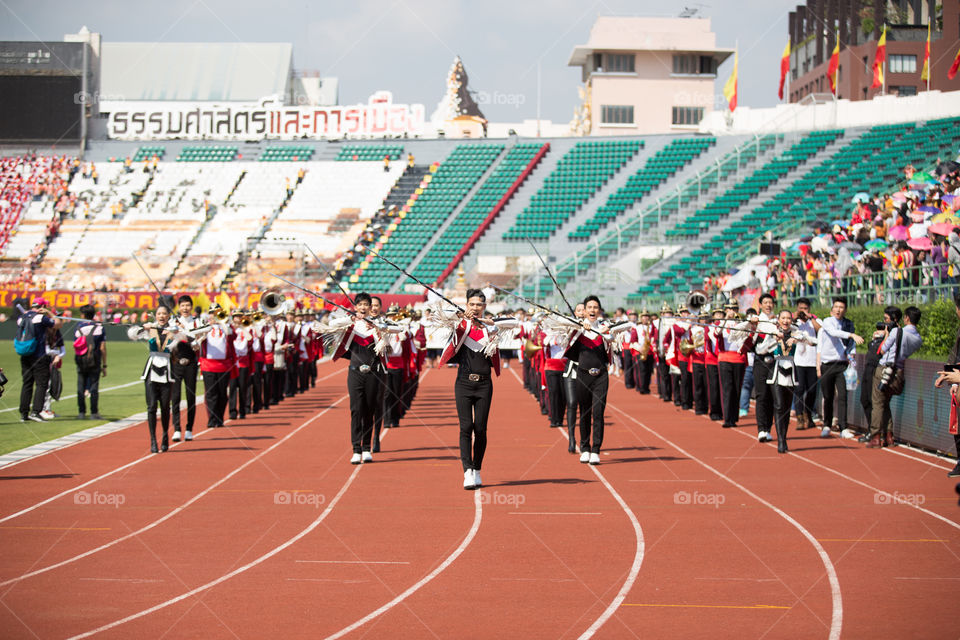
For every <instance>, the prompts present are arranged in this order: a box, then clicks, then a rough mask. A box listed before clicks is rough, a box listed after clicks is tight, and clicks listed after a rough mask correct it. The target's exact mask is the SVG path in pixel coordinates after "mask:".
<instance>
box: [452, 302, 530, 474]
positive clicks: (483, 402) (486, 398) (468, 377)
mask: <svg viewBox="0 0 960 640" xmlns="http://www.w3.org/2000/svg"><path fill="white" fill-rule="evenodd" d="M486 308H487V298H486V296H485V295H484V294H483V292H482V291H480V290H479V289H468V290H467V308H466V310H465V311H463V312H462V313H460V314H458V315H459V322H458V323H457V325H456V326H455V327H454V330H453V335H451V337H450V342H449V344H447V347H446V348H445V349H444V350H443V355H441V356H440V366H441V367H442V366H443V365H445V364H447V363H448V362H453V363H456V365H457V381H456V383H454V387H453V394H454V398H455V399H456V405H457V417H458V418H459V420H460V461H461V463H462V464H463V488H464V489H477V488H479V487H480V486H481V485H482V484H483V481H482V480H481V478H480V469H481V467H482V465H483V454H484V453H485V452H486V449H487V417H488V416H489V414H490V403H491V401H492V399H493V381H492V380H491V378H490V372H491V371H493V372H494V373H495V374H496V375H498V376H499V375H500V351H499V349H498V348H497V340H496V338H495V336H496V335H497V334H499V332H500V331H501V330H507V329H512V328H514V327H516V326H517V322H516V320H514V319H513V318H509V319H505V320H503V321H501V322H499V323H497V322H495V321H493V320H491V319H489V318H484V316H483V312H484V310H485V309H486Z"/></svg>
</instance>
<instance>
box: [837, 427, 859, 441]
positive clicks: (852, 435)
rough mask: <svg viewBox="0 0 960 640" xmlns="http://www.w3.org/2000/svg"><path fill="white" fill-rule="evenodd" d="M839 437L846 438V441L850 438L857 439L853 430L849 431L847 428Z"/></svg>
mask: <svg viewBox="0 0 960 640" xmlns="http://www.w3.org/2000/svg"><path fill="white" fill-rule="evenodd" d="M840 437H841V438H847V439H848V440H849V439H850V438H856V437H857V432H856V431H854V430H853V429H849V428H848V429H844V430H843V431H841V432H840Z"/></svg>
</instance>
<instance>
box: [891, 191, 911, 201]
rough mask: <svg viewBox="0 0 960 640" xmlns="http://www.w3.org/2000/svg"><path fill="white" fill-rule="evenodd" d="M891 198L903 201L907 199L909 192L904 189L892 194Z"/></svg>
mask: <svg viewBox="0 0 960 640" xmlns="http://www.w3.org/2000/svg"><path fill="white" fill-rule="evenodd" d="M890 199H891V200H896V201H897V202H903V201H904V200H906V199H907V194H905V193H904V192H903V191H897V192H896V193H894V194H892V195H891V196H890Z"/></svg>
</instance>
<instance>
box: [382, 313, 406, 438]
mask: <svg viewBox="0 0 960 640" xmlns="http://www.w3.org/2000/svg"><path fill="white" fill-rule="evenodd" d="M399 312H400V307H399V306H396V305H392V306H391V307H390V309H389V310H388V311H387V313H390V314H396V313H399ZM412 343H413V341H412V340H411V338H410V334H409V333H408V332H407V331H406V330H405V329H401V331H400V332H399V333H391V334H389V335H387V336H386V346H385V347H384V350H383V355H384V358H385V360H386V365H387V370H386V375H385V380H384V382H385V384H384V390H383V425H384V426H385V427H386V428H387V429H392V428H395V427H398V426H400V414H401V413H402V411H403V405H402V402H403V384H404V381H405V380H406V379H407V377H408V376H409V375H410V360H411V358H412V355H413V350H412V346H411V345H412ZM374 439H375V441H376V442H378V443H379V441H380V434H379V432H377V433H376V434H374Z"/></svg>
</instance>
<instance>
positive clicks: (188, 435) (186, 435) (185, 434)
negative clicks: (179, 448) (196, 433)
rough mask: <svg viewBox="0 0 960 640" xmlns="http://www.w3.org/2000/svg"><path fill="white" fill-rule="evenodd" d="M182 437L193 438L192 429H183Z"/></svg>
mask: <svg viewBox="0 0 960 640" xmlns="http://www.w3.org/2000/svg"><path fill="white" fill-rule="evenodd" d="M183 439H184V440H193V431H190V430H189V429H188V430H187V431H185V432H184V434H183Z"/></svg>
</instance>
